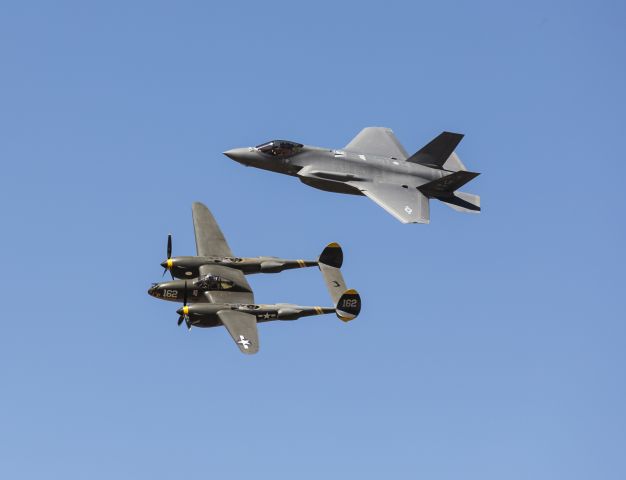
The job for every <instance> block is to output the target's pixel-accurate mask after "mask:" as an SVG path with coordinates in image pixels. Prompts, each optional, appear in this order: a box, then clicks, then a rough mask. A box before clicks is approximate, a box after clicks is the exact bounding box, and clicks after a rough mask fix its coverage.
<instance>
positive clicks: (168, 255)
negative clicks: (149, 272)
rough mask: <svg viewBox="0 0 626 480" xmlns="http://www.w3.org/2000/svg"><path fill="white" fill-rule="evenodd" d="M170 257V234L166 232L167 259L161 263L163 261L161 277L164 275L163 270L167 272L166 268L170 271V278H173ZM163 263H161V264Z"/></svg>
mask: <svg viewBox="0 0 626 480" xmlns="http://www.w3.org/2000/svg"><path fill="white" fill-rule="evenodd" d="M171 258H172V234H171V233H168V234H167V260H166V261H165V262H163V263H165V266H164V268H165V270H163V275H161V278H163V277H164V276H165V272H167V271H168V270H169V271H170V275H171V276H172V280H174V274H173V273H172V265H171V262H170V259H171ZM163 263H162V264H161V265H163Z"/></svg>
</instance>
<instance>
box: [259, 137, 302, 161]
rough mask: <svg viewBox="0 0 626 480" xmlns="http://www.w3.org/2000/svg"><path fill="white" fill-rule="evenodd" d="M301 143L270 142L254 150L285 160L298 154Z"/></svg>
mask: <svg viewBox="0 0 626 480" xmlns="http://www.w3.org/2000/svg"><path fill="white" fill-rule="evenodd" d="M303 146H304V145H302V144H301V143H295V142H290V141H288V140H272V141H271V142H266V143H262V144H261V145H257V146H256V147H255V148H256V150H257V151H259V152H261V153H263V154H265V155H270V156H272V157H276V158H287V157H291V156H293V155H295V154H296V153H299V152H300V150H302V147H303Z"/></svg>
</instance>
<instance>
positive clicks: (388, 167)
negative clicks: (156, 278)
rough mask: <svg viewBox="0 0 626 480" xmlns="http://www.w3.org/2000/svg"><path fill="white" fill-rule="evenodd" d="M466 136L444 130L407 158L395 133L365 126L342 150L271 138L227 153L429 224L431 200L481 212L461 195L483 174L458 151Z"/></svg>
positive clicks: (467, 196) (475, 200)
mask: <svg viewBox="0 0 626 480" xmlns="http://www.w3.org/2000/svg"><path fill="white" fill-rule="evenodd" d="M462 138H463V135H462V134H459V133H451V132H443V133H441V134H440V135H439V136H437V137H436V138H435V139H434V140H432V141H431V142H430V143H428V144H427V145H426V146H424V147H423V148H421V149H420V150H418V151H417V152H415V153H414V154H413V155H410V156H409V154H408V153H407V151H406V150H405V149H404V148H403V147H402V145H401V144H400V142H399V141H398V139H397V138H396V136H395V135H394V133H393V131H391V129H389V128H383V127H367V128H364V129H363V130H361V132H360V133H359V134H358V135H357V136H356V137H354V138H353V139H352V140H351V141H350V143H348V144H347V145H346V146H345V147H343V148H340V149H328V148H322V147H314V146H310V145H303V144H301V143H296V142H291V141H287V140H273V141H270V142H266V143H263V144H261V145H258V146H256V147H247V148H234V149H232V150H228V151H226V152H224V155H226V156H227V157H229V158H231V159H233V160H235V161H237V162H239V163H241V164H243V165H246V166H250V167H256V168H261V169H264V170H270V171H272V172H277V173H282V174H285V175H290V176H294V177H297V178H298V179H299V180H300V181H301V182H302V183H304V184H306V185H309V186H311V187H314V188H317V189H320V190H325V191H329V192H336V193H346V194H351V195H365V196H366V197H369V198H370V199H371V200H373V201H374V202H375V203H377V204H378V205H379V206H381V207H382V208H384V209H385V210H386V211H387V212H388V213H390V214H391V215H393V216H394V217H395V218H397V219H398V220H400V221H401V222H402V223H429V222H430V205H429V201H430V199H432V198H434V199H437V200H440V201H442V202H444V203H445V204H446V205H448V206H450V207H452V208H453V209H455V210H458V211H461V212H479V211H480V197H479V196H478V195H473V194H470V193H464V192H459V191H457V190H458V189H459V188H461V187H462V186H463V185H465V184H466V183H468V182H469V181H470V180H472V179H473V178H475V177H477V176H478V175H479V174H478V173H475V172H469V171H467V169H466V168H465V165H463V163H462V162H461V160H460V159H459V157H458V155H457V154H456V153H455V152H454V150H455V149H456V147H457V145H458V144H459V142H460V141H461V139H462Z"/></svg>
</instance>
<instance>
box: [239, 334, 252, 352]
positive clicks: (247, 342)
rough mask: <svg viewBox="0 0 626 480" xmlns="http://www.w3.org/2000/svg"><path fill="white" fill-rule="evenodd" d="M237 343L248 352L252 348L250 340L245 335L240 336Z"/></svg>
mask: <svg viewBox="0 0 626 480" xmlns="http://www.w3.org/2000/svg"><path fill="white" fill-rule="evenodd" d="M237 343H238V344H239V345H241V346H242V347H243V348H245V349H246V350H248V348H250V340H248V339H247V338H246V337H244V336H243V335H239V341H238V342H237Z"/></svg>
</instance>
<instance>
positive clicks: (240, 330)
mask: <svg viewBox="0 0 626 480" xmlns="http://www.w3.org/2000/svg"><path fill="white" fill-rule="evenodd" d="M217 316H218V317H219V319H220V320H221V322H222V323H223V324H224V326H225V327H226V329H227V330H228V333H230V336H231V337H233V340H234V341H235V343H236V344H237V346H238V347H239V350H241V351H242V352H243V353H248V354H251V353H256V352H258V351H259V332H258V331H257V328H256V316H254V315H251V314H249V313H244V312H238V311H236V310H220V311H219V312H217Z"/></svg>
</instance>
